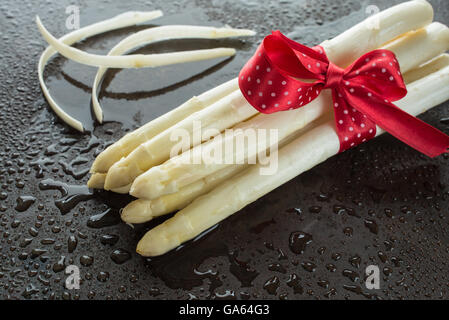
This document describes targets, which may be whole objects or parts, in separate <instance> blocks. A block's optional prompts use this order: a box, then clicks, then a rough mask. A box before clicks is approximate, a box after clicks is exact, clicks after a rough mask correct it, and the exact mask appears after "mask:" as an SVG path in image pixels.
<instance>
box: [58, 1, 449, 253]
mask: <svg viewBox="0 0 449 320" xmlns="http://www.w3.org/2000/svg"><path fill="white" fill-rule="evenodd" d="M432 20H433V10H432V7H431V6H430V4H428V3H427V2H426V1H422V0H414V1H409V2H405V3H402V4H400V5H397V6H394V7H392V8H390V9H387V10H385V11H382V12H380V13H378V14H377V15H375V16H372V17H370V18H368V19H367V20H365V21H363V22H361V23H359V24H358V25H356V26H354V27H352V28H351V29H349V30H347V31H346V32H344V33H342V34H341V35H339V36H337V37H336V38H334V39H332V40H327V41H325V42H323V43H322V44H321V45H322V46H323V47H324V49H325V50H326V54H327V56H328V57H329V60H330V61H332V62H334V63H335V64H337V65H338V66H340V67H346V66H348V65H349V64H351V63H352V62H353V61H355V60H356V59H358V58H359V57H360V56H361V55H362V54H364V53H366V52H369V51H371V50H374V49H377V48H384V49H388V50H391V51H393V52H394V53H395V54H396V57H397V60H398V62H399V64H400V67H401V71H402V73H403V74H404V80H405V82H406V84H407V89H408V94H407V96H406V97H405V98H403V99H402V100H400V101H398V102H397V103H396V105H397V106H398V107H399V108H401V109H403V110H405V111H406V112H408V113H410V114H412V115H418V114H420V113H422V112H424V111H426V110H428V109H430V108H432V107H434V106H436V105H438V104H440V103H442V102H443V101H445V100H448V99H449V90H448V89H449V56H448V55H446V54H444V52H445V51H447V50H448V49H449V28H447V27H446V26H444V25H442V24H440V23H436V22H434V23H432ZM373 21H375V22H376V23H373ZM58 50H59V49H58ZM197 121H200V122H201V130H204V131H205V130H207V129H215V131H216V136H215V138H213V139H210V136H209V137H208V136H204V137H200V138H199V139H193V140H192V141H191V142H190V145H189V146H188V147H189V148H187V149H188V150H183V152H182V153H180V154H179V155H176V156H174V157H170V156H171V154H170V153H171V150H172V148H173V147H174V146H175V144H176V141H174V140H172V139H171V137H172V135H173V133H174V132H176V131H177V130H178V129H183V130H184V131H185V132H187V133H189V134H190V135H191V136H195V134H197V133H198V132H196V130H197V129H196V128H195V126H194V124H195V122H197ZM229 128H233V129H243V130H234V131H233V134H232V135H226V134H225V130H227V129H229ZM246 128H252V129H266V130H271V129H275V130H277V132H278V135H277V138H276V139H275V140H274V141H271V140H270V141H269V142H268V141H267V139H266V140H265V141H259V140H258V141H257V148H253V147H248V146H245V148H243V150H231V151H229V150H227V151H226V152H225V153H223V154H222V159H221V160H222V161H218V162H216V163H205V162H201V163H198V164H192V163H191V161H189V159H191V158H194V157H195V156H198V155H199V154H200V153H201V152H202V149H203V148H209V149H215V150H218V149H224V148H223V147H224V146H225V145H226V142H230V141H231V142H234V143H235V142H236V141H237V140H239V139H242V135H244V129H246ZM381 133H382V130H381V129H380V128H377V134H378V135H379V134H381ZM218 137H220V139H217V138H218ZM277 145H279V146H280V149H279V151H276V147H277ZM272 147H274V148H272ZM339 147H340V142H339V140H338V136H337V133H336V131H335V128H334V119H333V115H332V98H331V95H330V93H329V92H328V90H325V91H323V92H322V93H321V94H320V96H319V97H318V98H317V99H315V100H314V101H313V102H312V103H310V104H308V105H306V106H305V107H302V108H299V109H295V110H291V111H285V112H278V113H275V114H269V115H266V114H259V113H258V112H257V111H256V109H254V108H253V107H252V106H251V105H249V104H248V102H247V101H246V100H245V98H244V97H243V96H242V94H241V93H240V91H239V88H238V84H237V80H236V79H233V80H231V81H229V82H227V83H224V84H223V85H221V86H218V87H216V88H214V89H212V90H209V91H207V92H205V93H203V94H201V95H200V96H198V97H193V98H192V99H190V100H188V101H187V102H186V103H184V104H183V105H181V106H180V107H178V108H176V109H174V110H172V111H171V112H169V113H167V114H166V115H164V116H162V117H160V118H158V119H156V120H153V121H151V122H149V123H147V124H146V125H144V126H143V127H141V128H139V129H137V130H135V131H134V132H131V133H129V134H127V135H126V136H124V137H123V138H122V139H120V140H119V141H118V142H116V143H115V144H113V145H111V146H109V147H108V148H107V149H106V150H105V151H103V152H102V153H101V154H100V155H99V156H98V157H97V158H96V159H95V161H94V163H93V165H92V168H91V173H92V176H91V178H90V180H89V182H88V185H89V186H90V187H93V188H105V189H107V190H112V191H115V192H120V193H127V192H130V194H132V195H133V196H136V197H138V198H139V199H138V200H135V201H133V202H131V203H130V204H129V205H128V206H126V207H125V208H124V209H123V211H122V214H121V216H122V219H123V220H124V221H125V222H128V223H142V222H145V221H149V220H151V219H153V218H154V217H157V216H161V215H164V214H168V213H170V212H173V211H175V210H180V211H179V212H178V213H177V214H176V215H175V216H173V217H172V218H170V219H168V220H166V221H165V222H164V223H162V224H160V225H159V226H157V227H155V228H154V229H152V230H150V231H149V232H148V233H147V234H146V235H145V236H144V237H143V238H142V240H141V241H140V242H139V244H138V246H137V252H138V253H140V254H142V255H144V256H155V255H160V254H163V253H165V252H167V251H169V250H171V249H173V248H175V247H176V246H178V245H180V244H181V243H183V242H185V241H187V240H189V239H192V238H194V237H195V236H197V235H198V234H200V233H201V232H203V231H205V230H207V229H208V228H210V227H212V226H213V225H214V224H216V223H218V222H220V221H222V220H223V219H225V218H226V217H228V216H229V215H232V214H233V213H235V212H237V211H238V210H240V209H241V208H243V207H244V206H246V205H247V204H249V203H251V202H253V201H255V200H257V199H258V198H260V197H262V196H263V195H265V194H267V193H268V192H270V191H272V190H273V189H275V188H277V187H278V186H280V185H282V184H283V183H285V182H287V181H289V180H291V179H293V178H294V177H296V176H297V175H299V174H301V173H302V172H304V171H306V170H308V169H310V168H312V167H313V166H315V165H317V164H319V163H321V162H322V161H324V160H326V159H327V158H329V157H331V156H333V155H335V154H337V153H338V151H339ZM203 150H204V149H203ZM273 150H274V151H273ZM229 152H231V153H232V154H231V157H230V158H231V159H237V158H239V159H243V160H246V162H245V161H244V163H239V164H235V163H234V164H233V163H229V162H228V161H225V158H226V159H229V158H228V157H229V156H230V155H229ZM270 152H277V159H278V169H277V172H276V174H273V175H261V173H260V172H261V169H263V167H264V164H263V163H261V161H260V155H261V153H262V154H265V153H270ZM200 158H201V157H200ZM253 158H256V159H257V163H256V164H254V165H251V164H248V163H249V161H248V160H249V159H253Z"/></svg>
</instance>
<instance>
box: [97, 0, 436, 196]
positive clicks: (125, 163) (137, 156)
mask: <svg viewBox="0 0 449 320" xmlns="http://www.w3.org/2000/svg"><path fill="white" fill-rule="evenodd" d="M432 18H433V10H432V7H431V6H430V4H428V3H427V2H425V1H410V2H406V3H403V4H400V5H397V6H395V7H392V8H390V9H387V10H385V11H382V12H380V13H378V14H377V15H375V16H373V17H370V18H369V19H367V20H365V21H363V22H361V23H359V24H358V25H356V26H354V27H353V28H351V29H349V30H347V31H346V32H344V33H343V34H341V35H340V36H337V37H336V38H334V39H333V40H327V41H325V42H323V43H322V46H323V47H324V49H325V50H326V53H327V55H328V57H329V59H330V60H331V61H333V62H334V63H335V64H337V65H340V66H346V65H347V64H349V63H350V62H352V61H354V60H355V59H357V58H358V57H359V56H360V55H361V53H366V52H369V51H371V50H374V49H376V48H378V47H380V46H381V45H382V44H384V43H386V42H389V41H391V40H392V39H394V38H396V37H398V36H400V35H401V34H403V33H406V32H409V31H411V30H416V29H418V28H420V27H423V26H426V25H428V24H429V23H430V22H431V21H432ZM371 19H376V21H378V23H379V26H380V29H377V28H375V27H373V24H372V20H371ZM238 95H240V96H238ZM226 98H227V97H225V98H223V99H222V100H223V101H221V102H222V103H217V104H216V105H213V106H210V107H209V108H207V109H205V110H203V111H202V112H203V113H201V112H199V113H198V114H195V115H192V116H191V117H189V118H187V119H185V120H184V121H183V123H182V124H178V125H177V126H178V127H179V126H180V127H182V128H184V129H186V130H189V129H190V131H192V130H193V125H192V122H193V121H197V120H199V121H201V122H202V123H207V125H206V127H212V128H215V129H217V130H218V131H223V130H225V129H227V128H229V127H231V126H233V125H235V124H237V123H240V122H242V121H245V120H246V119H248V118H250V117H251V116H253V115H255V114H257V111H256V110H255V109H254V108H252V107H251V106H250V105H249V104H248V103H247V102H246V100H245V99H244V97H243V96H242V95H241V93H240V92H236V93H235V94H233V95H231V97H229V98H228V100H229V101H228V102H226V100H224V99H226ZM236 102H237V105H239V106H240V109H243V111H244V112H241V115H243V116H240V117H236V115H235V111H236V110H233V109H232V108H229V107H228V113H227V114H226V113H225V112H224V110H226V103H228V104H229V105H231V106H234V108H235V106H236ZM210 109H216V114H217V115H220V118H218V119H219V121H221V122H222V123H221V124H218V123H216V124H212V123H211V122H210V120H209V119H208V118H207V117H212V118H214V116H215V115H214V116H212V113H213V111H211V110H210ZM251 109H252V110H251ZM239 111H240V110H239ZM223 116H225V117H234V120H233V121H227V122H226V120H227V119H223ZM229 120H231V119H229ZM189 121H190V125H188V126H187V124H188V122H189ZM223 123H227V127H223ZM177 126H174V127H172V128H170V130H167V131H166V132H163V133H161V134H160V135H158V136H157V137H155V138H153V139H152V140H150V141H148V142H146V143H144V144H142V145H141V146H139V147H138V148H137V149H136V150H134V151H133V152H132V153H130V154H129V155H128V156H127V157H126V158H125V159H122V160H120V161H119V162H117V163H115V164H114V165H113V166H112V167H111V168H110V170H109V171H108V174H107V176H106V181H105V189H107V190H114V189H117V188H121V189H124V190H126V188H130V186H131V183H132V182H133V181H134V179H135V178H136V177H138V176H139V175H140V174H142V173H143V172H145V171H146V170H148V169H150V168H151V167H152V166H154V165H158V164H160V163H162V162H164V161H165V160H167V159H168V156H167V155H168V154H169V150H168V149H170V148H171V147H172V146H173V145H174V144H175V142H173V141H169V139H168V137H170V135H171V132H172V130H173V129H176V128H177ZM203 129H204V128H203ZM190 133H192V132H190ZM192 146H194V145H193V144H192ZM161 148H165V149H167V150H161ZM161 153H165V156H162V155H161Z"/></svg>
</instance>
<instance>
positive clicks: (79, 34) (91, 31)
mask: <svg viewBox="0 0 449 320" xmlns="http://www.w3.org/2000/svg"><path fill="white" fill-rule="evenodd" d="M160 16H162V11H159V10H157V11H149V12H136V11H129V12H125V13H123V14H120V15H117V16H115V17H113V18H111V19H108V20H104V21H101V22H97V23H94V24H91V25H89V26H86V27H83V28H81V29H78V30H75V31H72V32H70V33H68V34H66V35H65V36H63V37H61V38H60V39H59V41H61V42H63V43H65V44H67V45H72V44H73V43H75V42H77V41H79V40H81V39H83V38H89V37H92V36H94V35H97V34H100V33H103V32H107V31H112V30H116V29H120V28H124V27H128V26H132V25H136V24H139V23H142V22H145V21H149V20H152V19H156V18H158V17H160ZM56 53H57V51H56V50H55V49H54V48H52V47H51V46H50V47H47V48H46V49H45V50H44V52H42V55H41V57H40V59H39V63H38V67H37V73H38V77H39V83H40V86H41V88H42V92H43V93H44V96H45V98H46V99H47V101H48V104H49V105H50V107H51V108H52V109H53V111H54V112H55V113H56V115H58V117H59V118H61V119H62V121H64V122H65V123H67V124H68V125H69V126H71V127H72V128H74V129H76V130H78V131H81V132H83V131H84V128H83V124H82V123H81V122H80V121H78V120H76V119H75V118H73V117H72V116H71V115H69V114H68V113H66V112H65V111H64V110H63V109H62V108H61V107H60V106H59V105H58V104H57V103H56V101H55V100H54V99H53V97H52V96H51V94H50V91H49V90H48V88H47V86H46V84H45V81H44V69H45V65H46V64H47V62H48V60H50V58H51V57H52V56H53V55H55V54H56Z"/></svg>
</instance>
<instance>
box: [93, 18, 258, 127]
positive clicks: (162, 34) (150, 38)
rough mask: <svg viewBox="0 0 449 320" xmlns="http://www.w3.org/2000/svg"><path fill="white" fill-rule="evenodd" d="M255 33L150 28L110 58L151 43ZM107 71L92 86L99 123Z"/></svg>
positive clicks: (127, 40)
mask: <svg viewBox="0 0 449 320" xmlns="http://www.w3.org/2000/svg"><path fill="white" fill-rule="evenodd" d="M253 35H255V32H254V31H252V30H246V29H233V28H214V27H203V26H188V25H186V26H183V25H170V26H161V27H155V28H150V29H146V30H142V31H139V32H137V33H135V34H132V35H130V36H128V37H126V38H125V39H123V40H122V41H120V42H119V43H118V44H117V45H116V46H114V47H113V48H112V49H111V51H109V52H108V54H107V55H108V56H119V55H122V54H124V53H125V52H129V51H131V50H133V49H135V48H136V47H141V46H144V45H148V44H151V43H155V42H158V41H164V40H174V39H220V38H231V37H243V36H253ZM106 71H107V68H106V67H100V68H99V69H98V71H97V74H96V75H95V80H94V84H93V86H92V105H93V109H94V113H95V116H96V118H97V120H98V122H100V123H102V122H103V112H102V109H101V106H100V103H99V101H98V97H97V88H98V86H99V84H100V82H101V80H102V78H103V75H104V74H105V72H106Z"/></svg>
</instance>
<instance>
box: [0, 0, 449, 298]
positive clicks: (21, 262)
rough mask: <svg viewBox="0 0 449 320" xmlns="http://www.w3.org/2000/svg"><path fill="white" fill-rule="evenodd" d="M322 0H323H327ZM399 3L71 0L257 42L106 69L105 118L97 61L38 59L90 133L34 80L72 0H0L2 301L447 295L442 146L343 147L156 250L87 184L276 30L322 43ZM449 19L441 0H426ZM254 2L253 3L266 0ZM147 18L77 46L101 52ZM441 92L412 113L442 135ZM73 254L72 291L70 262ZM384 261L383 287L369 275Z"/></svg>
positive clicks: (446, 177) (388, 142) (379, 142)
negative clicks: (122, 142) (208, 55)
mask: <svg viewBox="0 0 449 320" xmlns="http://www.w3.org/2000/svg"><path fill="white" fill-rule="evenodd" d="M329 2H330V1H329ZM398 2H400V1H374V0H372V1H361V2H360V1H344V0H340V1H332V2H331V3H332V5H328V4H327V2H326V1H288V0H285V1H280V2H277V1H276V2H274V1H273V2H268V1H251V2H248V1H212V2H209V1H176V2H171V1H152V2H151V1H146V2H145V4H143V3H142V2H141V1H134V0H130V1H126V2H125V3H123V2H119V1H95V2H94V1H80V2H79V3H77V4H78V5H79V6H80V10H81V25H82V26H84V25H87V24H90V23H92V22H95V21H99V20H102V19H105V18H108V17H111V16H113V15H115V14H118V13H120V12H123V11H127V10H152V9H162V10H163V11H164V13H165V18H161V19H159V20H155V21H153V23H154V24H155V25H159V24H172V23H183V24H201V25H216V26H220V25H223V24H229V25H232V26H234V27H244V28H253V29H255V30H257V31H258V32H259V36H257V37H256V38H255V39H246V40H245V41H242V40H223V41H195V42H194V43H191V42H185V41H179V42H175V43H169V42H167V43H163V45H160V44H158V45H153V46H149V47H145V48H143V49H140V50H139V51H140V52H162V51H167V50H182V49H188V48H193V47H198V46H200V47H204V48H206V47H207V48H209V47H215V46H222V45H223V46H233V47H236V48H238V49H239V50H238V54H237V56H236V57H235V58H233V59H229V60H223V61H222V60H217V61H207V62H201V63H194V64H191V65H182V66H172V67H164V68H158V69H151V70H149V69H145V70H122V71H119V72H117V71H110V72H109V73H108V75H107V78H106V81H105V84H104V85H103V88H102V92H101V96H102V104H103V106H104V111H105V119H106V121H107V122H106V123H105V124H104V125H101V126H98V125H96V124H94V122H93V121H92V117H91V112H90V86H91V84H92V81H93V77H94V74H95V69H94V68H90V67H85V66H80V65H78V64H76V63H73V62H69V61H67V60H65V59H63V58H56V59H54V60H52V63H51V64H50V65H49V67H48V68H47V71H46V79H47V83H48V84H49V87H50V90H51V92H52V93H53V94H54V96H55V97H56V99H57V101H59V102H60V103H61V104H62V105H63V106H64V108H65V109H66V110H67V111H68V112H70V113H71V114H73V115H74V116H76V117H77V118H79V119H83V121H84V123H85V126H86V127H87V128H90V129H92V128H94V127H95V129H94V130H93V134H84V135H83V134H79V133H77V132H75V131H73V130H71V129H70V128H68V127H67V126H66V125H64V124H62V123H61V122H60V121H59V120H58V119H57V118H56V117H55V116H54V114H53V113H52V111H51V110H50V109H49V107H48V105H47V103H46V102H45V100H44V98H43V96H42V93H41V90H40V88H39V84H38V80H37V74H36V70H37V61H38V58H39V55H40V53H41V52H42V50H43V49H44V41H43V40H42V39H41V37H40V36H39V35H38V32H37V30H36V27H35V25H34V23H33V17H34V15H35V14H39V15H40V16H41V18H42V20H43V21H44V23H45V25H46V26H47V27H48V28H49V30H50V31H51V32H53V33H54V34H56V35H58V36H60V35H62V34H65V33H67V32H68V31H67V30H66V29H65V19H66V17H67V16H66V14H65V8H66V6H67V5H69V4H73V2H72V1H70V2H69V1H55V2H51V1H33V2H30V3H28V4H25V3H21V2H17V1H11V0H7V1H2V2H1V4H0V39H1V46H0V57H1V62H0V64H1V68H0V75H1V78H0V79H1V82H0V110H1V113H0V134H1V138H2V139H1V141H0V188H1V190H0V297H1V298H2V299H7V298H11V299H25V298H26V299H167V298H174V299H205V298H213V299H249V298H251V299H253V298H263V299H316V298H317V299H336V298H356V299H366V298H382V299H389V298H427V299H429V298H432V299H438V298H448V297H449V295H448V289H449V287H448V286H449V276H448V274H449V273H448V271H449V266H448V262H449V259H448V258H449V236H448V232H447V228H448V221H449V220H448V214H449V212H448V203H449V192H448V190H449V189H448V184H449V170H448V163H449V157H447V156H441V157H439V158H437V159H429V158H426V157H425V156H422V155H420V154H419V153H417V152H415V151H413V150H412V149H410V148H408V147H407V146H405V145H403V144H402V143H400V142H398V141H396V140H395V139H393V138H392V137H390V136H388V135H385V136H382V137H381V138H378V139H376V140H375V141H371V142H369V143H367V144H365V145H363V146H360V147H358V148H356V149H354V150H351V151H348V152H345V153H343V154H340V155H338V156H336V157H334V158H332V159H330V160H328V161H326V162H325V163H324V164H322V165H319V166H318V167H316V168H314V169H312V170H310V171H309V172H307V173H305V174H303V175H301V176H300V177H297V178H296V179H294V180H292V181H290V182H289V183H287V184H285V185H284V186H282V187H280V188H278V189H277V190H275V191H273V192H272V193H270V194H269V195H267V196H265V197H263V198H262V199H259V200H258V201H256V202H255V203H253V204H251V205H249V206H248V207H246V208H245V209H243V210H242V211H240V212H239V213H237V214H235V215H234V216H232V217H231V218H229V219H228V220H226V221H224V222H223V223H221V224H219V225H218V226H216V227H214V228H212V229H211V230H209V231H208V232H206V233H205V234H203V235H202V236H200V237H198V238H197V239H195V241H192V242H190V243H188V244H186V245H184V246H182V247H180V248H178V249H177V250H175V251H173V252H170V253H168V254H166V255H164V256H162V257H159V258H155V259H144V258H142V257H140V256H138V255H137V254H136V253H134V250H135V246H136V243H137V241H138V240H139V239H140V237H141V236H142V235H143V234H144V232H145V231H146V230H148V229H149V228H151V227H152V226H154V225H155V224H157V223H160V221H161V220H157V221H154V222H152V223H150V224H146V225H144V226H136V227H135V228H134V229H132V228H131V227H130V226H128V225H126V224H124V223H121V222H120V218H119V216H118V210H119V209H120V208H121V207H122V206H123V205H124V204H126V203H127V202H128V201H129V198H128V197H125V196H120V197H118V196H116V195H114V196H111V195H112V194H109V193H107V192H95V193H93V192H92V191H91V190H88V189H87V188H86V187H85V183H86V181H87V178H88V176H87V168H89V167H90V164H91V162H92V160H93V159H94V157H95V155H96V154H98V153H99V152H100V151H101V150H103V149H104V147H105V146H107V145H108V144H109V143H111V142H113V141H115V140H117V139H118V138H119V137H121V136H122V135H123V134H124V132H126V131H127V130H130V129H131V128H135V127H137V126H139V125H141V124H142V123H145V122H146V121H148V120H150V119H153V118H154V117H157V116H159V115H161V114H163V113H165V112H167V111H168V110H170V109H171V108H173V107H175V106H177V105H178V104H180V103H181V102H183V101H185V100H186V99H187V98H189V97H191V96H192V95H194V94H198V93H201V92H203V91H205V90H206V89H208V88H210V87H212V86H215V85H218V84H220V83H222V82H224V81H225V80H228V79H230V78H231V77H233V76H235V75H236V74H237V72H238V71H239V68H240V67H241V66H242V64H243V62H244V61H245V60H246V59H248V58H249V57H250V55H251V54H252V52H253V50H254V49H255V47H256V45H257V43H258V42H259V41H260V39H261V37H262V36H263V35H264V34H266V33H267V32H269V30H270V29H280V30H282V31H283V32H285V33H286V34H288V35H289V36H291V37H293V38H294V39H296V40H299V41H301V42H303V43H306V44H316V43H319V42H320V41H322V40H324V39H326V38H329V37H332V36H335V35H336V34H338V33H339V32H341V31H343V30H344V29H346V28H348V27H349V26H351V25H353V24H354V23H355V22H358V21H360V20H362V19H363V18H364V17H365V16H366V13H365V8H366V7H367V5H370V4H371V5H372V4H377V5H378V6H379V7H380V8H381V9H384V8H386V7H388V6H389V5H391V4H392V3H398ZM431 2H432V4H433V5H434V8H435V13H436V20H438V21H441V22H444V23H446V24H447V23H449V3H448V2H447V0H439V1H431ZM260 3H261V4H262V5H259V4H260ZM139 29H142V27H141V26H139V27H135V28H127V29H124V30H120V31H116V32H110V33H107V34H104V35H100V36H97V37H93V38H91V39H88V40H85V41H83V42H82V43H81V44H79V45H78V46H79V47H80V48H83V49H86V50H89V51H90V52H96V53H106V52H107V51H108V49H109V48H111V47H112V46H113V45H114V44H115V43H116V42H118V41H119V40H120V39H122V38H123V37H125V36H126V35H128V34H130V33H132V32H134V31H136V30H139ZM448 106H449V104H448V103H446V104H444V105H442V106H439V107H437V108H434V109H433V110H431V111H429V112H427V113H426V114H425V115H423V116H422V117H421V118H422V119H424V120H425V121H427V122H428V123H430V124H432V125H434V126H436V127H437V128H439V129H441V130H442V131H444V132H446V133H449V124H448V122H447V120H444V119H447V118H448V117H449V110H448ZM70 264H75V265H77V266H79V268H80V272H81V277H82V281H81V286H80V289H79V290H68V289H66V288H65V287H64V282H65V279H66V277H67V276H66V275H65V274H64V269H65V267H66V266H68V265H70ZM371 264H374V265H378V266H379V268H380V270H381V289H380V290H368V289H366V287H365V285H364V275H365V268H366V267H367V266H368V265H371Z"/></svg>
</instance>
